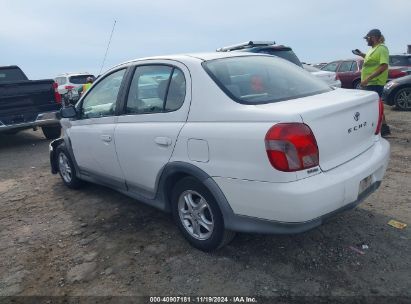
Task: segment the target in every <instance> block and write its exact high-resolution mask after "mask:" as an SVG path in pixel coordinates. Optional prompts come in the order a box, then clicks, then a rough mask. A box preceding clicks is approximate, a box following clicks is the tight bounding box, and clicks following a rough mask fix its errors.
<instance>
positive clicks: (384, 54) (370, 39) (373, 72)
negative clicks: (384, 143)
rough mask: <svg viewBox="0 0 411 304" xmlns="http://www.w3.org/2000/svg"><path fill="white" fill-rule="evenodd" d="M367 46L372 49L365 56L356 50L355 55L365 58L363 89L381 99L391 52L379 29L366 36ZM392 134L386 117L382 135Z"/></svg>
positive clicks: (362, 72) (362, 71)
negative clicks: (372, 92)
mask: <svg viewBox="0 0 411 304" xmlns="http://www.w3.org/2000/svg"><path fill="white" fill-rule="evenodd" d="M364 39H365V40H366V41H367V44H368V45H369V46H370V47H371V49H369V50H368V52H367V53H366V54H365V53H363V52H361V51H360V50H358V49H357V50H354V51H353V52H354V54H356V55H358V56H361V57H362V58H364V64H363V67H362V69H361V87H362V89H363V90H368V91H374V92H376V93H377V94H378V95H379V96H380V98H381V96H382V93H383V91H384V85H385V84H386V82H387V80H388V61H389V52H388V48H387V47H386V46H385V44H384V42H385V39H384V36H383V35H382V34H381V31H380V30H379V29H372V30H370V31H369V32H368V34H367V35H365V36H364ZM389 134H391V130H390V127H389V126H388V125H387V123H386V121H385V115H384V116H383V118H382V125H381V135H382V136H386V135H389Z"/></svg>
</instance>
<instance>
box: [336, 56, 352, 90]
mask: <svg viewBox="0 0 411 304" xmlns="http://www.w3.org/2000/svg"><path fill="white" fill-rule="evenodd" d="M353 63H354V62H353V61H352V60H349V61H343V62H341V64H340V65H339V67H338V69H337V73H338V78H339V79H340V81H341V87H342V88H348V89H351V88H352V83H353V80H354V73H353V71H352V70H351V67H352V65H353Z"/></svg>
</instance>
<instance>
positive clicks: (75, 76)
mask: <svg viewBox="0 0 411 304" xmlns="http://www.w3.org/2000/svg"><path fill="white" fill-rule="evenodd" d="M88 77H92V78H93V79H95V78H96V77H95V76H94V75H93V74H90V73H87V72H86V73H64V74H61V75H58V76H56V77H55V78H54V80H55V81H56V82H57V84H58V88H57V90H58V92H59V93H60V95H63V94H66V93H67V92H68V91H69V90H71V89H75V88H78V87H80V86H82V85H83V84H85V83H86V82H87V78H88Z"/></svg>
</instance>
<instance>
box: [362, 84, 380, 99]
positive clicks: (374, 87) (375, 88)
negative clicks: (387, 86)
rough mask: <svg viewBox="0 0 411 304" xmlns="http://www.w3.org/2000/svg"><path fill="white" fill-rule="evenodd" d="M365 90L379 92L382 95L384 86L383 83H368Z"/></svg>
mask: <svg viewBox="0 0 411 304" xmlns="http://www.w3.org/2000/svg"><path fill="white" fill-rule="evenodd" d="M363 90H366V91H374V92H376V93H377V94H378V96H380V97H381V96H382V92H383V91H384V86H382V85H368V86H366V87H365V88H363Z"/></svg>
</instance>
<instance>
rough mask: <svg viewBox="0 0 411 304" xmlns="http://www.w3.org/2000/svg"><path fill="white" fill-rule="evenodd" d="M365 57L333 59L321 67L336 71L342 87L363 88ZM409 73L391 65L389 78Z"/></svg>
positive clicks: (325, 69) (324, 69)
mask: <svg viewBox="0 0 411 304" xmlns="http://www.w3.org/2000/svg"><path fill="white" fill-rule="evenodd" d="M363 63H364V59H362V58H355V59H346V60H336V61H332V62H330V63H328V64H326V65H325V66H323V67H322V68H321V70H323V71H328V72H336V73H337V76H338V79H340V81H341V87H342V88H346V89H361V86H360V83H361V68H362V65H363ZM406 75H408V74H407V72H406V71H404V69H402V68H398V67H389V70H388V79H389V80H391V79H395V78H399V77H403V76H406Z"/></svg>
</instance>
